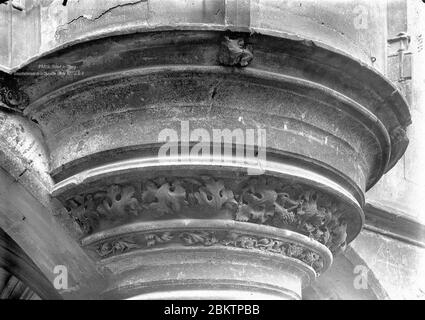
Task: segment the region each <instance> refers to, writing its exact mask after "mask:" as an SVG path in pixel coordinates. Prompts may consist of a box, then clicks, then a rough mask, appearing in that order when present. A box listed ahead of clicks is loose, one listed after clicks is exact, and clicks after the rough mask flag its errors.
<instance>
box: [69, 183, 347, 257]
mask: <svg viewBox="0 0 425 320" xmlns="http://www.w3.org/2000/svg"><path fill="white" fill-rule="evenodd" d="M65 206H66V207H67V208H68V210H69V212H70V214H71V215H72V217H73V218H74V219H75V221H76V222H77V223H78V224H79V225H80V227H81V229H82V230H83V232H84V233H85V234H91V233H93V232H97V231H100V230H105V229H107V228H111V227H114V226H117V225H121V224H124V223H130V222H135V221H154V220H157V219H162V220H163V219H176V218H192V219H193V218H195V219H206V218H208V219H229V220H236V221H241V222H249V223H256V224H263V225H269V226H274V227H278V228H283V229H289V230H293V231H297V232H300V233H302V234H304V235H308V236H310V237H311V238H313V239H315V240H317V241H319V242H320V243H322V244H324V245H326V246H327V247H328V248H329V249H330V250H331V251H332V252H334V253H335V252H337V251H338V250H339V249H341V248H342V249H343V248H344V246H345V245H346V237H347V221H346V218H345V210H344V208H343V206H342V205H339V204H338V203H337V202H336V201H335V200H334V199H332V198H331V197H330V196H328V195H326V194H324V193H322V192H320V191H317V190H312V189H308V188H306V187H304V186H301V185H299V184H291V183H286V182H284V181H282V180H279V179H276V178H271V177H268V178H266V177H262V178H251V179H247V180H243V181H240V182H235V181H224V180H217V179H214V178H211V177H201V178H196V179H195V178H157V179H154V180H146V181H142V182H140V183H138V182H133V183H129V184H126V185H117V184H114V185H110V186H107V187H106V188H105V189H104V190H99V191H97V192H94V193H88V194H80V195H77V196H75V197H72V198H70V199H68V200H67V201H66V203H65ZM161 241H165V239H163V238H157V237H156V236H155V235H152V239H151V242H152V243H157V242H161ZM188 241H197V240H196V239H192V238H190V237H189V238H188Z"/></svg>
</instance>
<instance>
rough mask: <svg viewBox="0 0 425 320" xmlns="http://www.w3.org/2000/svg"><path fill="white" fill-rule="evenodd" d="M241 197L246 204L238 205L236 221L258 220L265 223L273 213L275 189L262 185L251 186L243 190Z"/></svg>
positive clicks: (275, 197) (275, 196)
mask: <svg viewBox="0 0 425 320" xmlns="http://www.w3.org/2000/svg"><path fill="white" fill-rule="evenodd" d="M242 199H243V201H244V202H246V204H242V205H240V206H239V210H238V212H237V213H236V220H238V221H250V220H254V221H259V222H260V223H265V222H266V221H267V220H268V219H269V218H270V217H272V216H274V214H275V201H276V199H277V193H276V191H274V190H272V189H267V188H266V187H264V186H251V187H250V188H249V190H247V191H245V193H244V194H243V196H242Z"/></svg>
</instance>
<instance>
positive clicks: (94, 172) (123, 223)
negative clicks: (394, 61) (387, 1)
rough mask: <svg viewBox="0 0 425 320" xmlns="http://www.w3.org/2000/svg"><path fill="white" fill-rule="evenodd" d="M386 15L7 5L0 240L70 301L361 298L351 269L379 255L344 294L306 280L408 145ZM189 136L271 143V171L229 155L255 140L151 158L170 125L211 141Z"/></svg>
mask: <svg viewBox="0 0 425 320" xmlns="http://www.w3.org/2000/svg"><path fill="white" fill-rule="evenodd" d="M295 4H296V5H295ZM381 6H382V4H381V3H379V4H376V3H373V4H371V3H367V2H362V3H356V4H355V5H354V4H353V2H344V3H342V2H341V3H338V4H337V5H336V6H335V7H330V6H325V5H323V4H321V3H319V2H317V1H300V2H296V3H295V2H293V3H291V2H286V1H284V2H275V1H236V0H235V1H233V0H232V1H225V2H223V1H208V2H205V1H157V0H149V1H144V0H142V1H120V0H108V1H104V2H102V6H100V5H99V4H98V3H97V2H96V3H94V2H92V1H88V2H84V4H83V3H80V2H76V1H69V2H68V5H67V6H66V7H65V6H61V5H60V3H58V2H54V1H41V2H39V3H36V4H34V5H33V6H29V5H28V7H26V8H25V16H23V15H22V14H21V15H19V14H18V13H17V12H15V11H12V8H11V7H6V6H1V7H0V14H1V15H3V16H5V17H6V16H7V17H8V19H9V20H8V21H9V24H8V28H7V31H6V29H5V28H4V26H3V25H2V24H1V22H0V39H2V38H1V37H3V38H4V39H6V40H7V41H8V50H7V52H6V53H7V61H6V54H5V53H4V52H3V51H0V65H1V66H2V69H3V70H5V71H7V72H11V71H12V70H13V71H16V70H17V69H18V68H19V71H18V72H16V73H15V74H14V75H8V76H4V77H3V76H2V79H1V81H0V99H1V100H0V112H1V114H0V116H1V118H0V120H1V121H2V124H3V126H2V128H1V133H2V137H3V138H4V139H3V140H2V141H0V147H1V149H0V155H1V157H0V160H1V162H0V165H1V166H2V167H3V168H5V169H7V171H8V172H9V174H7V173H5V172H4V174H3V175H2V177H3V176H4V181H1V183H2V185H1V188H2V189H1V190H0V196H1V198H2V199H3V200H4V201H3V200H1V199H0V200H1V201H0V205H1V206H2V207H1V208H0V227H2V228H3V229H4V230H5V231H6V232H7V233H8V234H9V235H11V236H12V238H13V239H14V240H15V241H16V242H17V243H18V244H19V245H20V246H21V247H22V248H23V250H25V251H26V252H27V253H28V255H29V256H30V258H32V259H33V260H34V262H35V264H36V265H37V266H38V267H39V268H40V270H41V271H42V272H43V273H44V274H45V275H46V277H47V278H48V279H51V278H52V275H51V274H49V272H51V271H50V269H51V268H52V266H53V265H55V264H65V265H67V267H68V268H69V270H70V273H71V274H72V279H71V280H72V281H71V283H72V288H70V290H68V291H66V292H62V294H63V296H64V297H70V298H72V297H78V296H79V295H81V296H84V297H91V298H93V297H100V298H152V297H161V296H164V293H165V292H166V291H167V292H168V297H173V298H184V297H188V296H190V297H195V296H196V295H197V294H200V295H201V296H202V297H206V298H208V297H211V296H213V297H222V298H223V297H229V292H233V293H235V292H236V293H238V294H241V295H244V296H247V294H248V293H250V294H253V293H254V294H255V296H254V297H272V298H290V299H299V298H301V296H302V289H304V290H305V292H307V296H308V295H310V297H312V296H314V295H318V296H320V297H328V298H329V297H332V295H328V294H327V293H326V290H331V291H333V292H334V293H335V297H358V296H359V294H358V293H355V292H353V291H352V290H351V288H350V281H351V280H352V279H351V278H350V277H349V276H348V273H349V271H350V270H349V268H351V267H353V266H355V265H356V263H359V262H361V261H368V262H367V264H368V265H369V264H370V262H369V260H370V259H369V258H370V256H369V255H370V252H368V251H367V250H368V249H364V248H356V244H354V248H355V254H354V253H352V254H351V255H350V252H351V251H349V252H348V253H346V255H345V256H344V258H339V265H337V266H336V267H335V268H334V269H333V270H334V271H333V272H334V275H335V278H334V281H335V282H330V284H329V285H328V286H327V285H326V284H324V283H319V284H318V285H316V286H313V287H311V288H310V289H308V286H309V285H310V284H311V283H312V282H313V281H314V280H315V278H316V277H317V276H318V275H319V274H322V273H325V274H326V271H327V270H328V269H329V267H330V265H331V262H332V255H333V254H334V255H336V254H337V253H338V252H340V251H341V250H343V249H344V248H345V247H346V246H347V244H348V243H350V242H352V241H353V239H354V238H356V236H357V235H358V234H359V232H360V230H361V228H362V225H363V223H364V216H363V212H362V207H363V205H364V203H365V192H366V191H367V190H368V189H370V188H371V187H372V186H374V185H375V184H376V183H377V182H378V180H379V179H380V178H381V177H382V175H383V174H384V173H385V172H387V171H388V170H389V169H391V168H392V167H393V166H394V165H395V164H396V163H397V161H398V160H399V159H400V158H401V157H402V155H403V153H404V152H405V150H406V147H407V144H408V141H409V140H408V138H407V134H406V130H407V126H408V125H409V124H410V122H411V119H410V113H409V109H408V106H407V103H406V100H405V99H404V97H403V95H402V94H401V92H400V91H399V90H398V89H397V86H396V85H394V84H392V83H390V82H389V81H388V80H387V79H386V78H385V77H384V76H383V75H382V74H381V73H380V72H379V70H381V71H382V70H385V68H384V66H385V56H384V55H385V52H386V51H385V41H386V39H385V38H384V37H385V32H383V31H382V28H384V27H385V25H386V24H385V19H386V17H385V10H381V9H383V8H382V7H381ZM0 17H1V16H0ZM47 21H48V23H47ZM347 21H348V23H347ZM30 25H33V26H34V27H33V28H32V29H31V32H29V33H28V34H26V33H25V32H23V30H26V29H28V27H29V26H30ZM13 26H16V27H13ZM10 27H13V28H10ZM6 32H7V35H6V36H5V33H6ZM12 37H15V38H16V41H13V42H12V43H11V42H10V39H12ZM29 38H30V39H31V40H30V41H29V40H28V39H29ZM26 42H28V45H27V46H26V47H25V48H23V47H24V45H25V44H26ZM182 123H187V124H190V127H191V128H199V129H201V130H204V131H203V132H206V135H207V136H209V137H211V136H212V135H211V134H212V132H214V130H217V129H219V130H225V129H227V130H230V132H232V131H233V130H241V131H242V132H244V131H247V130H249V129H252V128H254V129H256V130H265V132H267V136H266V137H265V142H266V145H267V148H266V150H265V155H266V156H267V160H266V159H264V160H265V161H263V162H260V161H258V162H257V165H258V166H260V167H261V169H262V175H261V176H260V177H257V178H252V177H248V175H249V170H250V169H252V166H253V165H252V163H247V162H245V161H240V160H241V158H243V157H244V156H245V153H246V154H247V156H246V158H249V156H248V151H249V150H251V149H252V150H251V151H255V152H256V153H257V155H258V153H260V148H259V146H258V144H259V143H258V144H255V143H254V145H253V146H251V147H252V148H251V147H248V146H246V145H245V144H244V143H242V142H241V141H239V140H237V139H235V142H234V141H233V138H232V139H231V140H230V142H229V141H227V142H226V141H224V142H222V141H221V140H220V142H219V143H218V145H219V147H220V148H219V150H220V154H219V155H217V154H216V155H213V156H212V157H209V156H208V157H206V158H202V157H194V158H190V157H189V156H188V155H187V154H185V153H183V152H182V151H181V150H183V149H180V151H181V154H179V157H178V159H173V158H172V157H171V158H167V157H166V156H165V155H161V154H160V150H161V147H162V146H163V142H164V141H160V139H159V136H160V135H161V132H163V130H164V129H167V130H174V131H175V132H179V131H180V136H178V137H177V142H178V145H179V146H180V147H181V146H182V143H183V142H188V144H189V145H190V148H191V150H193V149H196V147H198V148H199V146H197V145H195V144H196V143H197V142H199V141H200V140H202V142H204V141H203V140H204V138H203V137H201V135H198V136H196V135H193V136H188V137H184V136H183V131H184V130H183V129H182V128H183V124H182ZM185 130H187V131H189V129H188V128H187V129H185ZM233 132H234V131H233ZM240 145H243V148H242V154H240V153H238V150H239V151H240V149H238V147H240ZM216 147H217V143H215V142H213V143H210V142H208V144H207V147H205V149H204V148H202V149H201V150H202V151H204V150H207V149H208V150H214V149H215V148H216ZM222 147H223V150H226V148H227V149H228V150H231V151H232V152H231V156H232V157H234V158H237V159H236V160H238V161H239V162H238V161H233V160H235V159H231V160H229V159H228V158H225V157H224V153H222ZM190 148H189V146H188V149H190ZM233 151H234V152H235V155H234V154H233ZM223 152H225V151H223ZM254 158H255V157H254V153H253V154H252V155H251V158H250V160H253V159H254ZM396 168H397V167H396ZM13 178H15V180H16V182H18V183H15V182H13ZM8 192H12V193H13V194H12V196H9V194H8ZM19 192H21V193H22V196H21V197H18V193H19ZM36 199H38V200H36ZM65 208H66V209H67V211H66V210H65ZM60 225H61V226H62V228H61V227H60ZM372 240H373V239H372ZM56 246H60V249H58V248H57V247H56ZM80 246H81V247H82V248H80ZM374 246H375V242H374V241H372V245H371V248H372V247H374ZM361 247H362V246H361ZM357 249H358V250H357ZM349 250H353V249H349ZM362 250H363V251H362ZM364 250H366V251H364ZM395 250H396V249H395ZM353 252H354V251H353ZM72 259H74V260H72ZM362 259H363V260H362ZM61 262H62V263H61ZM378 269H379V267H378ZM336 279H343V281H342V283H343V284H344V288H345V289H344V290H347V291H346V295H344V292H343V291H341V290H337V289H334V288H333V289H332V286H335V283H336V282H337V280H336ZM379 282H380V272H379V270H378V271H377V273H376V276H375V278H373V288H372V289H371V290H369V291H368V293H367V295H368V296H370V297H374V296H375V297H380V298H382V297H386V296H385V293H384V290H381V289H382V287H381V286H380V284H379ZM88 283H90V287H87V286H86V284H88ZM205 284H208V286H210V287H211V288H212V293H211V295H210V296H208V295H205V290H204V289H205ZM384 287H385V286H384ZM182 289H185V292H186V293H185V294H182V293H181V292H182V291H181V290H182ZM232 290H233V291H232ZM309 290H310V291H309ZM323 292H325V293H323ZM251 297H253V296H252V295H251Z"/></svg>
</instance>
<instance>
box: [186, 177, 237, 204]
mask: <svg viewBox="0 0 425 320" xmlns="http://www.w3.org/2000/svg"><path fill="white" fill-rule="evenodd" d="M194 196H195V198H196V200H197V201H198V203H199V204H200V205H206V206H209V207H211V208H214V209H217V210H220V209H222V207H223V205H224V204H226V203H229V204H232V203H236V201H235V199H234V196H233V192H232V191H231V190H228V189H226V188H225V186H224V183H223V181H221V180H218V181H214V180H210V181H208V182H206V183H205V187H200V188H199V192H195V194H194Z"/></svg>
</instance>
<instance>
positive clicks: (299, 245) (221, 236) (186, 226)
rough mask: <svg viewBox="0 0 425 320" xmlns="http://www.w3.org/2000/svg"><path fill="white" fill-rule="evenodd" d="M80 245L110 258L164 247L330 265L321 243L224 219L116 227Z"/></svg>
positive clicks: (321, 268)
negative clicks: (226, 250) (223, 250)
mask: <svg viewBox="0 0 425 320" xmlns="http://www.w3.org/2000/svg"><path fill="white" fill-rule="evenodd" d="M81 243H82V246H83V247H85V248H86V249H88V250H90V251H92V252H95V253H96V254H97V256H98V257H100V258H102V259H104V258H110V257H113V256H115V255H119V254H123V253H127V252H131V251H134V250H148V249H157V248H161V247H164V246H167V245H170V244H171V245H173V246H176V245H177V246H179V245H180V246H181V245H183V246H189V247H198V246H205V247H233V248H239V249H246V250H254V251H256V252H257V253H265V254H273V255H278V256H283V257H285V258H292V259H296V260H299V261H301V262H303V263H305V264H307V265H308V266H309V267H311V268H313V269H314V270H315V272H316V274H318V275H319V274H321V273H322V272H323V271H324V270H326V269H327V268H329V266H330V265H331V264H332V254H331V252H330V251H329V250H328V249H327V248H326V247H325V246H324V245H322V244H320V243H318V242H317V241H315V240H313V239H310V238H309V237H306V236H304V235H301V234H299V233H297V232H293V231H290V230H284V229H279V228H275V227H271V226H264V225H255V224H247V223H243V222H238V221H228V220H216V219H214V220H211V219H209V220H197V219H184V220H177V219H174V220H166V221H156V222H153V223H152V222H140V223H134V224H131V225H125V226H120V227H117V228H114V229H110V230H107V231H104V232H99V233H97V234H94V235H91V236H88V237H85V238H83V239H82V240H81Z"/></svg>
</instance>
